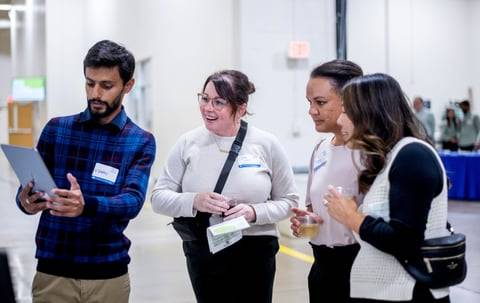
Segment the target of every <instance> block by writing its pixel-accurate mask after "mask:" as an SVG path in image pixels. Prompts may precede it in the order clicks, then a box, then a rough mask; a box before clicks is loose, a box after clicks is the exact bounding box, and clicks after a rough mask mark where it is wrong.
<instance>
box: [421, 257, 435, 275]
mask: <svg viewBox="0 0 480 303" xmlns="http://www.w3.org/2000/svg"><path fill="white" fill-rule="evenodd" d="M423 262H424V263H425V266H426V267H427V271H428V273H429V274H431V273H432V272H433V269H432V265H431V264H430V260H429V259H428V258H423Z"/></svg>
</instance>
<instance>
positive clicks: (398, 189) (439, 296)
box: [324, 74, 449, 303]
mask: <svg viewBox="0 0 480 303" xmlns="http://www.w3.org/2000/svg"><path fill="white" fill-rule="evenodd" d="M342 96H343V107H344V113H343V114H342V115H341V116H340V117H339V120H338V123H339V124H340V125H341V126H342V132H343V133H344V134H345V136H347V138H345V139H346V140H349V141H350V144H352V145H353V146H355V147H356V148H358V149H360V150H361V152H362V164H363V166H364V167H365V169H364V170H363V171H362V172H361V173H360V174H359V178H358V183H359V190H360V191H361V192H363V193H365V197H364V200H363V204H362V205H361V207H360V208H359V209H357V205H356V204H355V202H354V201H352V200H351V199H348V198H344V197H342V196H341V194H340V193H338V192H337V191H336V190H335V188H333V187H332V186H331V187H330V190H329V193H328V194H327V195H326V196H325V201H324V203H325V204H326V205H327V207H328V211H329V214H330V215H331V216H332V217H334V218H335V219H336V220H338V221H339V222H341V223H343V224H344V225H346V226H348V227H349V228H350V229H352V230H353V231H354V232H355V234H356V236H357V240H358V241H359V243H360V251H359V253H358V255H357V257H356V259H355V261H354V263H353V266H352V271H351V276H350V287H351V290H350V296H351V297H352V299H353V302H392V301H395V302H422V303H425V302H449V297H448V288H442V289H434V290H432V289H428V288H427V287H425V286H422V285H420V284H419V283H416V281H415V280H414V278H413V277H411V276H410V275H409V274H408V273H407V272H406V271H405V269H404V268H403V267H402V265H401V264H400V262H399V261H398V260H399V259H400V260H408V259H411V258H415V257H416V256H418V254H419V250H420V245H421V243H422V241H423V240H424V239H429V238H435V237H441V236H445V235H447V233H448V232H447V230H446V228H445V226H446V221H447V177H446V175H445V169H444V167H443V165H442V162H441V160H440V158H439V156H438V155H437V153H436V151H435V149H434V148H433V147H432V146H431V144H430V143H429V142H427V136H426V134H425V133H424V131H423V129H422V127H421V126H420V124H419V121H418V120H417V118H415V115H414V114H413V112H412V111H411V109H410V107H409V106H408V101H407V98H406V97H405V94H404V93H403V91H402V89H401V88H400V85H399V84H398V82H397V81H396V80H395V79H393V78H392V77H390V76H388V75H385V74H373V75H366V76H363V77H357V78H355V79H353V80H351V81H349V82H348V83H347V84H346V85H345V87H344V88H343V92H342Z"/></svg>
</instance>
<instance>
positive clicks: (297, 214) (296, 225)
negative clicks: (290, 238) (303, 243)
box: [290, 207, 323, 237]
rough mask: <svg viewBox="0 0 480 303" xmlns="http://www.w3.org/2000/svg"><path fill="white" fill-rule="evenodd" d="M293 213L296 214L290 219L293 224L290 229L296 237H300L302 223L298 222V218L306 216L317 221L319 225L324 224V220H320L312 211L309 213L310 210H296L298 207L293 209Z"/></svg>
mask: <svg viewBox="0 0 480 303" xmlns="http://www.w3.org/2000/svg"><path fill="white" fill-rule="evenodd" d="M291 210H292V212H293V213H294V214H295V216H293V217H290V223H292V224H291V225H290V229H291V230H292V234H293V235H294V236H295V237H300V236H301V235H300V225H301V223H300V221H299V220H298V217H305V216H311V217H313V218H314V219H315V221H317V222H318V224H322V223H323V220H322V218H320V217H319V216H318V215H317V214H316V213H314V212H311V211H308V210H304V209H300V208H296V207H293V208H292V209H291Z"/></svg>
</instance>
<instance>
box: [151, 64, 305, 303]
mask: <svg viewBox="0 0 480 303" xmlns="http://www.w3.org/2000/svg"><path fill="white" fill-rule="evenodd" d="M254 91H255V87H254V85H253V84H252V83H251V82H250V81H249V79H248V77H247V76H246V75H245V74H243V73H241V72H239V71H235V70H224V71H220V72H216V73H214V74H212V75H210V76H209V77H208V78H207V80H206V81H205V83H204V85H203V89H202V92H201V93H199V94H198V102H199V109H200V113H201V115H202V119H203V123H204V126H202V127H199V128H196V129H194V130H192V131H189V132H187V133H186V134H184V135H183V136H181V137H180V139H179V140H178V141H177V143H176V144H175V146H174V147H173V149H172V150H171V152H170V154H169V156H168V159H167V161H166V164H165V166H164V168H163V171H162V173H161V175H160V177H159V179H158V181H157V183H156V186H155V188H154V190H153V194H152V205H153V210H154V211H155V212H157V213H161V214H164V215H167V216H171V217H174V218H180V219H177V221H176V222H175V223H174V226H175V225H176V223H177V227H176V229H177V228H178V226H179V225H178V223H179V221H178V220H183V222H184V223H185V221H187V222H188V223H187V224H186V225H181V224H180V226H183V227H187V229H188V230H189V232H187V233H186V235H183V236H182V233H181V232H179V234H180V235H181V236H182V239H183V250H184V253H185V256H186V259H187V267H188V273H189V275H190V280H191V283H192V286H193V290H194V292H195V296H196V299H197V301H198V302H202V303H203V302H208V303H215V302H262V303H263V302H271V301H272V291H273V281H274V276H275V255H276V254H277V252H278V250H279V244H278V239H277V237H278V235H277V229H276V223H277V222H278V221H280V220H282V219H285V218H287V217H288V215H289V212H290V209H291V208H292V207H296V206H297V205H298V199H299V197H298V194H297V189H296V186H295V183H294V177H293V172H292V169H291V166H290V164H289V162H288V160H287V156H286V153H285V151H284V149H283V148H282V146H281V145H280V143H279V142H278V140H277V139H276V138H275V137H274V136H273V135H271V134H269V133H267V132H265V131H263V130H260V129H258V128H256V127H254V126H251V125H245V122H243V121H242V117H243V116H245V115H246V114H247V105H248V99H249V95H250V94H252V93H253V92H254ZM245 127H246V135H245V138H244V140H243V143H242V145H241V149H240V152H239V153H238V156H237V158H236V159H235V162H234V163H233V166H232V168H231V170H230V172H229V174H228V177H227V179H226V182H225V186H224V188H223V191H222V192H221V194H219V193H215V192H214V188H215V187H216V184H217V180H218V179H219V175H220V172H221V171H222V168H223V166H224V164H225V162H226V159H227V157H228V156H229V152H230V149H231V146H232V144H233V142H234V140H235V138H236V136H237V134H238V133H239V132H240V131H242V129H243V131H244V130H245ZM231 198H235V201H234V202H233V203H232V200H231ZM222 216H223V217H222ZM240 216H244V217H245V219H246V221H247V222H249V224H250V227H249V228H248V229H244V230H243V231H242V236H243V237H242V239H241V240H240V241H238V242H236V243H234V244H232V245H230V246H228V247H226V248H224V249H223V250H220V251H219V252H216V253H215V254H212V253H211V252H210V250H209V245H208V242H207V238H206V230H205V228H206V227H208V225H213V224H215V223H218V222H221V221H224V220H230V219H234V218H237V217H240ZM186 218H193V219H191V220H190V221H189V220H185V219H186ZM192 221H193V223H192ZM205 221H206V224H204V223H205ZM192 229H194V230H193V231H192ZM177 231H179V229H177ZM190 234H191V235H190Z"/></svg>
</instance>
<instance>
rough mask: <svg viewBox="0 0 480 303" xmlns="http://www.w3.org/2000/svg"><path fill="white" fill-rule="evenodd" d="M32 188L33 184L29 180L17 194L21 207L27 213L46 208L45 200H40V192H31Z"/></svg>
mask: <svg viewBox="0 0 480 303" xmlns="http://www.w3.org/2000/svg"><path fill="white" fill-rule="evenodd" d="M32 188H33V184H32V182H29V183H28V184H27V186H25V187H24V188H23V189H22V191H21V192H20V194H19V195H18V199H19V200H20V204H21V205H22V207H23V209H24V210H25V211H26V212H27V213H29V214H32V215H34V214H36V213H38V212H40V211H42V210H45V209H47V201H45V200H42V197H43V193H42V192H36V193H34V194H31V192H32Z"/></svg>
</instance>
